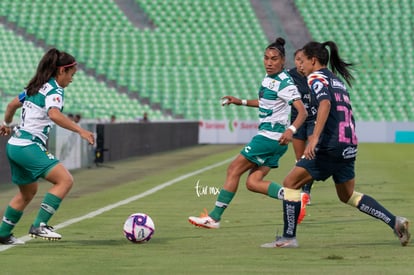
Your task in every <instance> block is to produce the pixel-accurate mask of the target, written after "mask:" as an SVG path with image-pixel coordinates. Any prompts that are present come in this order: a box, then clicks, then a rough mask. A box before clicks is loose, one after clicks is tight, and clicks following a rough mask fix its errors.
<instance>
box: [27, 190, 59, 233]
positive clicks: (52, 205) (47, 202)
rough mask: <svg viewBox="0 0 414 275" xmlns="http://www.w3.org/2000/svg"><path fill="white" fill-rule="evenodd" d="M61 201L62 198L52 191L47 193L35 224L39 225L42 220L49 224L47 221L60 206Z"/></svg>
mask: <svg viewBox="0 0 414 275" xmlns="http://www.w3.org/2000/svg"><path fill="white" fill-rule="evenodd" d="M61 202H62V199H61V198H59V197H57V196H55V195H53V194H51V193H47V194H46V195H45V198H44V199H43V202H42V204H41V205H40V209H39V213H37V217H36V219H35V221H34V223H33V226H35V227H39V225H40V223H41V222H43V223H45V224H47V222H48V221H49V220H50V218H51V217H52V216H53V214H55V212H56V210H57V209H58V208H59V205H60V203H61Z"/></svg>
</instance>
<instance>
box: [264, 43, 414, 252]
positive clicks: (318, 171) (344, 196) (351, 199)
mask: <svg viewBox="0 0 414 275" xmlns="http://www.w3.org/2000/svg"><path fill="white" fill-rule="evenodd" d="M327 47H329V51H328V49H327ZM303 54H304V56H305V58H304V59H303V61H302V66H301V70H302V71H303V73H304V74H305V75H306V76H307V79H308V84H309V87H310V88H311V91H312V93H314V94H315V97H316V100H317V102H318V111H317V116H316V124H315V128H314V131H313V135H312V136H311V137H310V138H309V143H308V145H307V147H306V149H305V153H304V157H303V158H301V159H300V160H299V161H298V162H297V163H296V166H295V167H294V168H293V169H292V171H291V172H290V173H289V174H288V175H287V176H286V178H285V179H284V181H283V186H284V188H285V197H284V200H283V211H284V212H283V219H284V228H283V236H281V237H276V241H274V242H271V243H267V244H264V245H262V247H298V242H297V240H296V228H297V221H298V215H299V211H300V207H301V202H300V188H301V187H302V186H303V185H304V184H306V183H308V182H310V181H311V180H323V181H324V180H326V179H328V178H329V177H331V176H332V178H333V180H334V182H335V187H336V193H337V195H338V198H339V200H340V201H342V202H343V203H347V204H349V205H351V206H353V207H356V208H358V210H359V211H361V212H363V213H366V214H368V215H370V216H372V217H374V218H377V219H380V220H382V221H383V222H385V223H386V224H387V225H388V226H389V227H390V228H391V229H392V230H393V231H394V233H395V234H396V235H397V236H398V238H399V239H400V242H401V244H402V245H403V246H405V245H407V244H408V242H409V240H410V233H409V231H408V227H409V222H408V220H407V219H406V218H403V217H396V216H394V215H393V214H392V213H391V212H389V211H388V210H387V209H385V208H384V207H383V206H382V205H380V204H379V203H378V202H377V201H376V200H375V199H374V198H372V197H370V196H368V195H365V194H362V193H359V192H356V191H355V190H354V186H355V172H354V163H355V158H356V154H357V137H356V135H355V122H354V117H353V115H352V107H351V101H350V98H349V94H348V91H347V88H346V86H345V84H344V83H343V82H342V81H341V80H340V79H339V78H338V77H337V76H336V75H335V74H336V73H339V75H341V76H342V77H343V78H344V79H345V81H346V82H347V83H348V84H349V85H351V80H352V79H353V77H352V74H351V73H350V71H349V68H348V67H350V66H352V65H353V64H351V63H347V62H345V61H344V60H342V59H341V58H340V56H339V54H338V48H337V46H336V44H335V43H334V42H332V41H327V42H324V43H318V42H309V43H308V44H306V45H305V46H304V47H303ZM328 62H329V65H330V67H331V68H332V71H330V70H329V69H328V68H327V65H328Z"/></svg>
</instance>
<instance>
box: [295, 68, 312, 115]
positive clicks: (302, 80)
mask: <svg viewBox="0 0 414 275" xmlns="http://www.w3.org/2000/svg"><path fill="white" fill-rule="evenodd" d="M288 73H289V75H290V76H291V77H292V79H293V82H294V83H295V85H296V87H298V90H299V93H300V95H301V99H302V102H303V105H305V108H306V111H307V112H308V116H307V118H306V122H312V121H315V119H316V112H317V106H316V98H315V96H314V95H313V93H311V91H310V89H309V86H308V83H307V81H306V77H305V76H303V75H301V74H300V73H299V72H298V71H297V69H296V68H292V69H290V70H289V71H288ZM297 116H298V111H297V110H296V109H295V108H292V111H291V117H290V121H291V123H293V121H295V119H296V117H297Z"/></svg>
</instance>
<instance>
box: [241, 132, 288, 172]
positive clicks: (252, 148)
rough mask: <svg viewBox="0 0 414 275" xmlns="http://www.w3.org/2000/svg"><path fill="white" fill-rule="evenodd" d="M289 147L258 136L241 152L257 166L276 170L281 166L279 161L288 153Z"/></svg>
mask: <svg viewBox="0 0 414 275" xmlns="http://www.w3.org/2000/svg"><path fill="white" fill-rule="evenodd" d="M287 149H288V146H287V145H280V144H279V141H277V140H273V139H270V138H267V137H265V136H262V135H256V136H254V137H253V139H252V140H251V141H250V142H249V144H247V145H246V146H245V147H244V148H243V149H242V150H241V151H240V154H241V155H243V156H244V157H245V158H246V159H248V160H249V161H250V162H253V163H256V164H257V166H266V167H270V168H276V167H278V166H279V159H280V158H281V157H282V156H283V155H284V154H285V153H286V151H287Z"/></svg>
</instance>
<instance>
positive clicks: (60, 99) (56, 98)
mask: <svg viewBox="0 0 414 275" xmlns="http://www.w3.org/2000/svg"><path fill="white" fill-rule="evenodd" d="M53 102H57V103H60V102H62V97H61V96H55V97H54V98H53Z"/></svg>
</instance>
